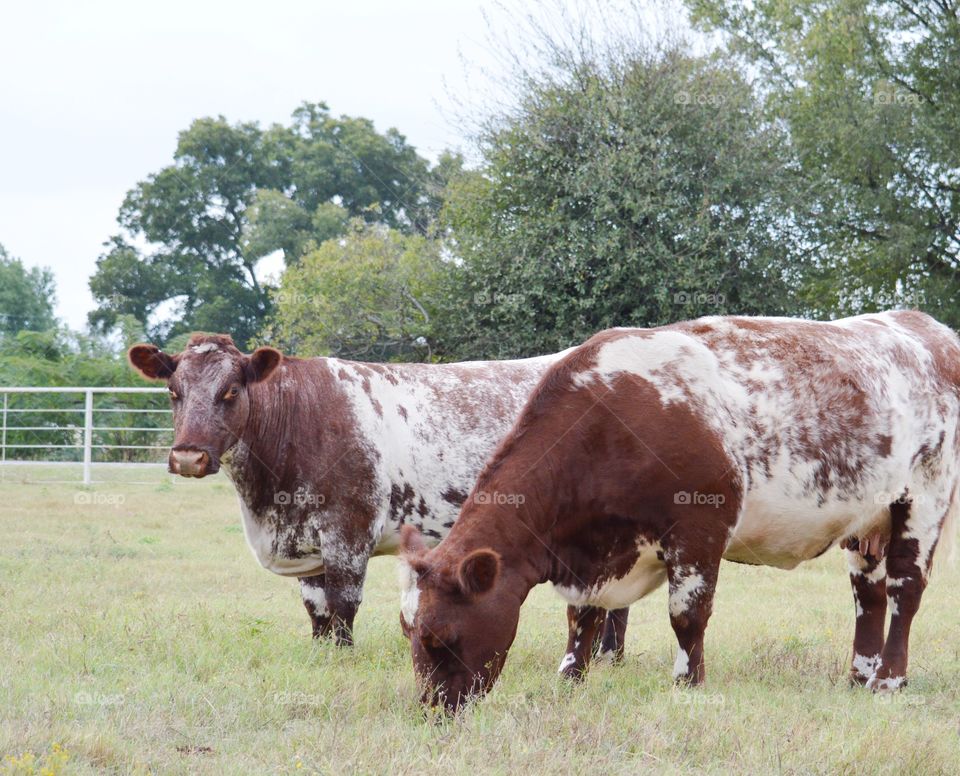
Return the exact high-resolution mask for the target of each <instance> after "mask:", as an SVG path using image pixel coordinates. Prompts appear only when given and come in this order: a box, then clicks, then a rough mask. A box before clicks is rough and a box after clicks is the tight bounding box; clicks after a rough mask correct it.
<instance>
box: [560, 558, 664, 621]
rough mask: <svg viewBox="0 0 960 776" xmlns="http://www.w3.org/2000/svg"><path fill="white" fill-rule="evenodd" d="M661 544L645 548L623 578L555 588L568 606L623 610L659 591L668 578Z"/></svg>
mask: <svg viewBox="0 0 960 776" xmlns="http://www.w3.org/2000/svg"><path fill="white" fill-rule="evenodd" d="M659 551H660V545H659V544H644V545H641V546H640V548H639V550H638V553H637V560H636V562H635V563H634V565H633V567H632V568H631V569H630V570H629V571H628V572H627V573H626V574H625V575H624V576H622V577H613V578H608V579H604V580H601V581H600V582H598V583H596V584H594V585H591V586H589V587H581V586H577V585H554V589H555V590H556V591H557V593H558V594H559V595H560V597H561V598H563V599H564V600H565V601H566V602H567V603H569V604H573V605H574V606H600V607H602V608H604V609H621V608H623V607H625V606H629V605H630V604H632V603H633V602H634V601H638V600H640V599H641V598H643V597H644V596H645V595H647V594H648V593H651V592H653V591H654V590H656V589H657V588H658V587H660V585H662V584H663V582H664V580H666V578H667V567H666V565H665V564H664V562H663V561H662V560H661V559H660V557H658V552H659Z"/></svg>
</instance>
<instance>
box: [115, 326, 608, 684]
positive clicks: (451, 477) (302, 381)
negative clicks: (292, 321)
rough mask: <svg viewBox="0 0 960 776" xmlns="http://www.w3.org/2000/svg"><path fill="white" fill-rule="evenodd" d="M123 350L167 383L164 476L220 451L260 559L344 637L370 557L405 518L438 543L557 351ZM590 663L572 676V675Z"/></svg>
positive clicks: (392, 541) (224, 345)
mask: <svg viewBox="0 0 960 776" xmlns="http://www.w3.org/2000/svg"><path fill="white" fill-rule="evenodd" d="M129 358H130V363H131V364H132V365H133V366H134V368H136V369H137V370H138V371H139V372H140V373H141V374H142V375H144V376H145V377H147V378H150V379H157V380H166V381H167V385H168V387H169V389H170V397H171V400H172V404H173V421H174V427H175V438H174V444H173V448H172V450H171V451H170V457H169V466H170V471H171V472H172V473H174V474H180V475H182V476H184V477H204V476H206V475H207V474H213V473H215V472H217V471H218V470H219V469H220V465H221V461H222V463H223V464H224V467H225V471H226V473H227V474H228V476H229V477H230V479H231V480H232V481H233V483H234V485H235V487H236V489H237V493H238V495H239V497H240V508H241V512H242V514H243V526H244V531H245V534H246V538H247V542H248V543H249V545H250V547H251V549H252V550H253V553H254V555H255V556H256V557H257V560H258V561H260V563H261V565H262V566H263V567H264V568H266V569H269V570H270V571H273V572H274V573H276V574H281V575H283V576H293V577H299V578H300V587H301V593H302V596H303V603H304V606H305V607H306V609H307V612H308V613H309V614H310V618H311V621H312V624H313V635H314V636H315V637H318V636H323V635H327V634H331V633H332V635H333V636H334V638H335V639H336V641H337V643H340V644H351V643H352V629H353V620H354V615H355V614H356V611H357V607H358V606H359V604H360V599H361V595H362V591H363V580H364V577H365V575H366V569H367V561H368V560H369V558H370V556H371V555H382V554H386V553H393V552H395V551H396V550H397V548H398V547H399V531H400V527H401V526H402V525H404V524H408V525H415V526H417V527H418V528H419V529H420V530H422V531H423V533H424V535H425V536H427V537H428V538H429V539H430V540H431V541H433V542H437V541H439V540H440V539H441V538H442V537H443V536H445V535H446V533H447V531H448V530H449V529H450V526H452V525H453V521H454V519H455V518H456V516H457V512H458V510H459V507H460V504H461V503H462V502H463V500H464V498H465V497H466V493H467V491H469V489H470V487H471V486H472V485H473V482H474V480H475V479H476V476H477V473H478V472H479V471H480V469H481V467H482V466H483V462H484V461H485V460H486V459H487V458H488V457H489V455H490V453H491V452H492V451H493V449H494V446H495V445H496V443H497V442H498V441H499V440H500V438H501V437H503V435H504V434H505V433H506V432H507V430H509V428H510V424H511V423H512V422H513V420H514V419H515V418H516V416H517V414H518V413H519V412H520V408H521V407H522V406H523V402H524V401H525V400H526V397H527V395H528V394H529V393H530V391H531V390H532V388H533V387H534V385H536V382H537V380H538V379H539V378H540V376H541V375H542V374H543V372H544V370H545V369H546V368H547V366H549V365H550V364H551V363H553V362H554V361H555V360H556V359H557V358H559V356H544V357H542V358H531V359H525V360H521V361H486V362H473V363H462V364H444V365H427V364H361V363H355V362H351V361H343V360H340V359H335V358H312V359H299V358H291V357H284V356H283V355H282V354H281V353H280V352H279V351H277V350H274V349H272V348H259V349H257V350H256V351H254V352H253V353H252V354H251V355H249V356H248V355H244V354H243V353H241V352H240V351H239V350H237V348H236V347H235V346H234V344H233V341H232V340H231V339H230V337H228V336H226V335H217V334H215V335H202V334H196V335H194V336H193V337H192V338H191V339H190V341H189V343H188V344H187V347H186V349H185V350H184V351H183V352H182V353H178V354H176V355H168V354H166V353H163V352H161V351H160V350H159V349H158V348H157V347H156V346H154V345H135V346H134V347H132V348H131V349H130V352H129ZM602 614H603V613H602V612H601V613H599V614H598V613H596V612H595V611H594V610H593V609H589V608H588V609H587V610H586V611H585V612H583V613H580V614H579V615H577V616H580V617H585V616H600V617H601V619H602ZM624 618H625V613H618V616H617V617H616V618H611V623H610V626H609V628H608V631H609V632H608V633H607V634H606V637H605V642H604V645H603V647H602V648H604V649H606V650H607V651H610V650H611V649H613V650H615V651H616V650H622V643H623V641H622V640H623V627H624V625H625V619H624ZM574 619H576V617H574V616H571V621H573V620H574ZM571 639H572V640H571V643H573V641H574V640H576V639H575V638H573V637H571ZM588 659H589V655H587V656H586V658H585V659H584V660H583V661H580V662H579V663H576V664H574V663H571V665H570V667H569V670H568V671H567V673H570V674H571V675H572V676H577V675H578V674H577V672H578V671H579V670H580V669H581V668H582V667H583V666H584V665H585V661H586V660H588ZM581 664H582V665H581Z"/></svg>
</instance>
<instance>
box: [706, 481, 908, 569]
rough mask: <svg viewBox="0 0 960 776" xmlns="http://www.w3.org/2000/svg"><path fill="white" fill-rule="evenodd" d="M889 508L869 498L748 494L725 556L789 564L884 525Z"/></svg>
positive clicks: (785, 566) (884, 528) (883, 528)
mask: <svg viewBox="0 0 960 776" xmlns="http://www.w3.org/2000/svg"><path fill="white" fill-rule="evenodd" d="M889 523H890V511H889V509H888V507H887V505H886V504H883V503H880V504H878V503H875V502H874V501H873V500H862V499H861V500H839V499H831V500H827V501H825V502H824V503H822V504H818V503H817V500H816V498H815V497H813V498H797V497H792V498H787V497H785V496H782V495H780V496H778V495H776V494H771V493H770V492H769V491H767V492H760V493H756V494H752V495H748V496H747V498H746V499H745V500H744V504H743V507H742V509H741V513H740V519H739V520H738V522H737V525H736V527H735V528H734V531H733V533H732V534H731V536H730V539H729V541H728V542H727V548H726V550H725V551H724V554H723V557H724V559H726V560H731V561H737V562H740V563H752V564H755V565H763V566H775V567H777V568H782V569H792V568H794V567H795V566H797V565H798V564H799V563H802V562H803V561H805V560H810V559H811V558H815V557H817V556H818V555H821V554H822V553H823V552H824V551H825V550H827V549H828V548H829V547H830V546H831V545H833V544H834V543H835V542H837V541H839V540H840V539H842V538H844V537H846V536H864V535H866V534H870V533H873V532H874V531H877V530H880V531H884V532H885V531H888V530H889Z"/></svg>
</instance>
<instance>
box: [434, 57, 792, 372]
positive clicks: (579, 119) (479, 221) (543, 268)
mask: <svg viewBox="0 0 960 776" xmlns="http://www.w3.org/2000/svg"><path fill="white" fill-rule="evenodd" d="M557 52H558V56H557V57H556V58H555V62H554V65H553V66H552V67H551V68H548V69H544V70H542V71H539V72H538V73H534V74H532V75H531V74H529V73H528V74H526V75H525V77H524V78H523V79H522V80H521V81H520V83H519V85H518V88H519V90H520V100H519V104H518V107H517V108H516V110H515V111H512V112H510V113H507V114H505V115H500V116H499V117H497V119H496V120H495V121H493V122H492V123H490V124H489V125H488V126H487V127H486V130H485V131H484V133H483V136H482V137H481V148H482V150H483V155H484V161H483V165H482V167H481V169H480V170H479V171H478V172H476V173H473V174H462V175H460V176H459V177H457V178H455V180H454V182H453V183H452V184H451V189H450V191H449V193H448V195H447V196H448V198H447V204H446V209H445V217H446V222H447V225H448V226H449V227H450V230H451V233H452V236H453V240H452V250H453V251H454V253H455V254H456V255H457V256H458V258H459V259H460V269H459V271H458V272H457V277H456V282H455V283H454V284H453V285H452V287H451V288H450V292H449V303H448V304H447V305H445V306H444V307H443V308H442V317H443V321H442V322H440V323H439V324H438V328H439V330H440V331H442V332H445V338H444V342H443V346H444V350H445V352H446V353H448V354H453V355H456V356H458V357H483V356H508V355H511V356H519V355H530V354H535V353H542V352H546V351H552V350H557V349H559V348H562V347H565V346H567V345H569V344H572V343H578V342H581V341H583V340H584V339H586V338H587V337H589V336H590V335H591V334H593V333H594V332H596V331H597V330H599V329H603V328H605V327H609V326H617V325H654V324H661V323H665V322H669V321H673V320H677V319H682V318H687V317H692V316H695V315H700V314H707V313H725V312H738V313H793V312H796V311H797V310H798V302H797V300H796V298H795V295H794V294H793V293H792V291H791V287H792V285H793V284H795V282H796V279H797V274H798V270H797V265H796V264H793V263H791V262H792V260H793V259H794V258H795V257H796V256H797V255H798V252H799V249H800V246H799V244H798V239H797V236H796V232H797V230H796V223H795V218H794V216H793V215H792V214H793V212H794V209H795V208H794V204H793V202H792V198H793V194H792V191H793V190H792V184H791V181H790V179H789V171H788V170H787V168H786V166H785V163H784V157H783V155H782V154H781V148H782V147H783V144H784V142H785V138H784V136H783V135H782V133H781V132H779V131H778V129H777V128H776V127H775V126H773V125H771V124H769V123H767V122H765V121H764V120H763V118H762V116H761V115H760V112H759V106H758V103H757V101H756V99H755V97H754V94H753V92H752V90H751V88H750V86H749V85H748V84H747V83H746V82H745V81H744V80H743V78H742V77H741V76H740V75H739V74H738V72H737V70H736V69H735V68H734V67H732V66H731V65H728V64H725V63H724V62H723V61H718V60H712V59H702V58H697V57H692V56H689V55H687V54H685V53H683V51H682V50H681V49H680V48H678V47H673V46H665V47H663V48H653V47H643V46H635V47H632V48H624V47H617V48H616V49H613V50H611V51H610V52H609V53H608V55H606V56H604V55H601V56H597V55H596V52H595V50H590V51H587V52H581V51H579V50H576V49H572V50H571V49H569V48H560V49H558V50H557ZM557 52H555V53H557Z"/></svg>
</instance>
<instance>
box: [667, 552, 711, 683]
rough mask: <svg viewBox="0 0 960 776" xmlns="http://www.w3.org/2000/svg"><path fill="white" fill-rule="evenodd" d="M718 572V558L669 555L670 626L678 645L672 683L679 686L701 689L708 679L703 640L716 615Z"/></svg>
mask: <svg viewBox="0 0 960 776" xmlns="http://www.w3.org/2000/svg"><path fill="white" fill-rule="evenodd" d="M719 569H720V558H719V557H718V558H715V559H713V558H711V559H709V561H706V562H705V560H704V559H701V558H692V557H689V558H688V557H685V554H684V553H678V552H672V553H669V554H668V555H667V581H668V583H669V596H668V601H669V606H670V624H671V625H672V626H673V632H674V634H675V635H676V637H677V643H678V644H679V649H678V651H677V660H676V662H675V663H674V666H673V679H674V681H675V682H677V683H678V684H687V685H698V684H701V683H702V682H703V680H704V679H705V678H706V667H705V663H704V656H703V636H704V632H705V631H706V629H707V621H708V620H709V619H710V613H711V612H712V611H713V594H714V591H715V589H716V586H717V574H718V572H719Z"/></svg>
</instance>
